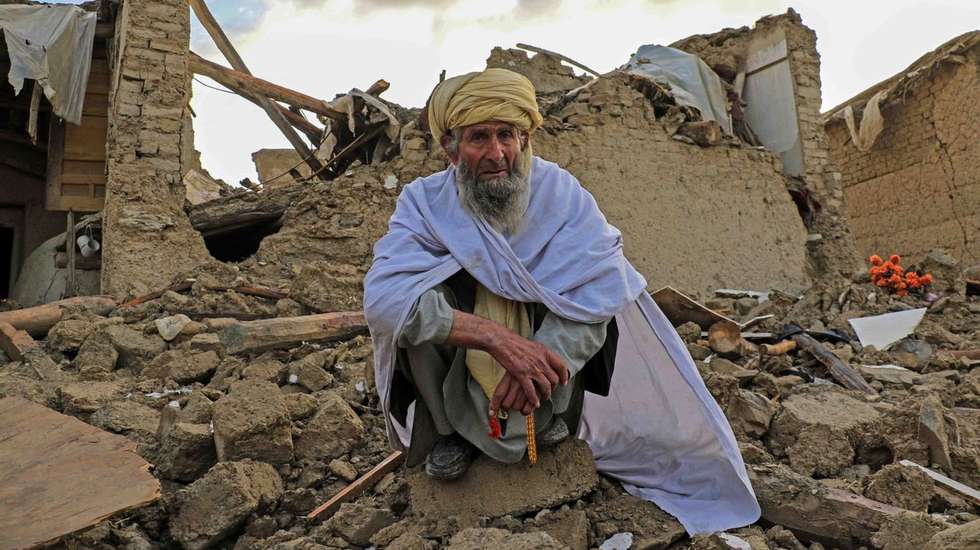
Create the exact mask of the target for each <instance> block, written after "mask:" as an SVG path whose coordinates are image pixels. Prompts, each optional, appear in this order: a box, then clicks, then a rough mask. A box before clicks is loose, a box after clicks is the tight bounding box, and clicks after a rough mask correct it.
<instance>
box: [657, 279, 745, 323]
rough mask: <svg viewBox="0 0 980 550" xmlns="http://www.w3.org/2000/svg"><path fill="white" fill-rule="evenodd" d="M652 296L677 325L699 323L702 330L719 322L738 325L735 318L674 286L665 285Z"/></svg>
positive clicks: (668, 317)
mask: <svg viewBox="0 0 980 550" xmlns="http://www.w3.org/2000/svg"><path fill="white" fill-rule="evenodd" d="M651 297H652V298H653V301H655V302H657V306H659V307H660V309H661V310H662V311H663V312H664V315H666V316H667V319H668V320H669V321H670V323H671V324H672V325H674V326H675V327H676V326H680V325H683V324H684V323H686V322H693V323H697V325H698V326H700V327H701V329H702V330H708V329H710V328H711V326H712V325H714V324H715V323H718V322H727V323H730V324H732V325H735V326H738V323H736V322H735V321H734V320H732V319H729V318H728V317H725V316H724V315H722V314H720V313H718V312H716V311H712V310H710V309H708V308H706V307H704V306H703V305H701V304H699V303H697V302H696V301H694V300H692V299H691V298H690V297H688V296H686V295H685V294H683V293H681V292H678V291H677V290H675V289H674V288H672V287H669V286H665V287H663V288H661V289H660V290H658V291H656V292H654V293H653V294H652V295H651Z"/></svg>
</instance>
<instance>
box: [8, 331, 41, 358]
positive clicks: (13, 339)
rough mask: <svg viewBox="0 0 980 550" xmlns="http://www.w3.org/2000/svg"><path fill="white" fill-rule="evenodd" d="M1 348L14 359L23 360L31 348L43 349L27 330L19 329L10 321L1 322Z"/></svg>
mask: <svg viewBox="0 0 980 550" xmlns="http://www.w3.org/2000/svg"><path fill="white" fill-rule="evenodd" d="M0 348H2V349H3V351H4V353H6V354H7V357H9V358H10V359H12V360H14V361H23V360H24V357H25V356H26V354H27V353H29V352H30V351H31V350H38V349H41V347H40V346H39V345H38V344H37V342H35V341H34V339H33V338H31V335H30V334H27V331H26V330H17V329H16V328H14V326H13V325H11V324H10V323H0Z"/></svg>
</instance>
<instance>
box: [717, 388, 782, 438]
mask: <svg viewBox="0 0 980 550" xmlns="http://www.w3.org/2000/svg"><path fill="white" fill-rule="evenodd" d="M775 412H776V405H775V404H774V403H773V402H772V401H770V400H769V399H767V398H766V397H765V396H763V395H759V394H758V393H755V392H751V391H748V390H739V391H738V393H736V394H735V395H734V396H732V400H731V402H730V403H729V405H728V409H727V410H726V411H725V414H726V415H727V416H728V420H729V422H731V425H732V429H733V430H735V431H736V433H737V432H741V433H744V434H745V435H748V436H749V437H754V438H760V437H762V436H763V435H765V434H766V432H767V431H769V423H770V422H771V421H772V417H773V414H775Z"/></svg>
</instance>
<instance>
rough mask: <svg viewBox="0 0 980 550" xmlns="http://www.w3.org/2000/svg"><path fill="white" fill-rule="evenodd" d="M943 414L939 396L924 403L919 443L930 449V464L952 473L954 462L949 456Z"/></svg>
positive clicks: (920, 415) (920, 414) (929, 398)
mask: <svg viewBox="0 0 980 550" xmlns="http://www.w3.org/2000/svg"><path fill="white" fill-rule="evenodd" d="M943 414H944V409H943V403H942V401H940V400H939V398H938V397H937V396H935V395H930V396H928V397H926V398H925V399H924V400H923V401H922V406H921V407H920V408H919V441H921V442H922V443H924V444H925V445H926V447H928V448H929V462H931V463H932V464H938V465H939V466H940V467H941V468H943V469H944V470H946V471H947V472H952V471H953V461H952V459H951V458H950V456H949V437H948V436H947V434H946V419H945V417H944V416H943Z"/></svg>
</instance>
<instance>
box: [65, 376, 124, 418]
mask: <svg viewBox="0 0 980 550" xmlns="http://www.w3.org/2000/svg"><path fill="white" fill-rule="evenodd" d="M58 393H59V395H60V398H61V407H62V410H63V411H64V413H65V414H88V413H94V412H95V411H97V410H99V408H100V407H101V406H102V405H104V404H106V403H108V402H109V401H113V400H115V399H120V398H121V397H123V395H125V390H124V389H123V387H122V386H121V385H120V384H118V383H116V382H97V381H93V382H72V383H70V384H66V385H64V386H62V387H61V388H59V389H58Z"/></svg>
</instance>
